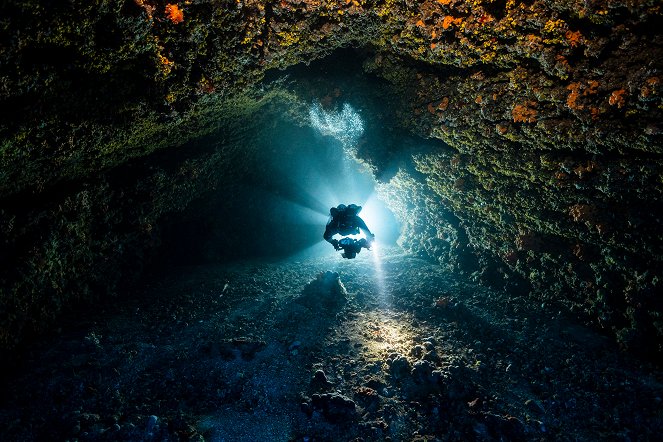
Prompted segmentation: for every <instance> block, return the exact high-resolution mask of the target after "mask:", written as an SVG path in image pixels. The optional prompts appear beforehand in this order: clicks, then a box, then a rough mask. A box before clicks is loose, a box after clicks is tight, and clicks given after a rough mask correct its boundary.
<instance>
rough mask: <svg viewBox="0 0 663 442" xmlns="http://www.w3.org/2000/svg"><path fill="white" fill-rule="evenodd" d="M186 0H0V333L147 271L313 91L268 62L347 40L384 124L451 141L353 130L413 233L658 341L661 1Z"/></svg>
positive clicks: (480, 269) (496, 274) (455, 264)
mask: <svg viewBox="0 0 663 442" xmlns="http://www.w3.org/2000/svg"><path fill="white" fill-rule="evenodd" d="M178 5H179V6H178V7H177V8H173V7H169V8H167V7H166V5H165V3H162V2H156V1H152V0H134V1H123V2H116V3H114V2H92V3H91V2H83V1H71V2H68V3H66V4H58V5H55V4H51V3H46V2H38V1H22V2H5V3H4V4H3V14H2V17H3V18H2V22H1V23H2V25H1V27H0V38H1V39H2V44H1V45H0V116H1V123H0V158H1V159H2V162H1V164H0V197H2V198H3V200H2V209H1V210H2V212H1V215H2V217H1V218H0V232H1V234H2V237H1V239H2V248H1V249H0V260H1V263H2V270H1V271H0V280H1V281H2V292H1V294H0V306H2V308H1V309H0V312H1V313H0V314H1V315H2V318H1V319H2V326H1V328H0V342H1V344H2V346H3V347H9V346H12V345H13V343H14V342H15V341H16V339H17V338H18V337H19V336H21V335H23V334H24V333H25V332H28V331H34V330H39V329H41V328H42V326H43V325H44V324H48V321H49V320H52V318H53V317H55V315H56V314H57V313H58V312H59V311H60V310H61V309H62V308H63V307H64V306H66V305H67V304H68V303H70V302H72V301H73V300H75V299H87V298H89V297H90V296H92V294H93V293H98V289H99V287H104V288H109V287H110V288H111V290H112V287H113V284H114V283H115V282H117V281H119V280H121V279H122V278H126V277H127V276H128V275H130V274H136V273H138V272H136V270H138V269H137V266H138V265H139V263H141V262H142V261H143V259H142V256H143V251H144V250H147V249H149V248H150V247H151V245H153V242H158V230H159V229H158V225H159V222H160V220H162V219H163V217H164V215H165V214H168V213H172V212H176V211H179V210H182V209H183V208H185V207H186V206H187V205H188V203H189V202H190V201H191V200H193V199H195V198H196V197H199V196H201V195H205V194H206V192H207V191H208V190H209V189H210V188H213V187H215V186H219V188H221V189H224V191H227V192H228V193H230V192H231V191H232V187H231V184H229V183H232V182H234V180H233V173H234V172H236V173H237V175H240V174H241V173H242V170H241V168H239V167H238V165H248V164H252V163H251V161H247V159H252V158H255V153H254V152H252V150H251V146H252V144H251V142H250V141H246V137H248V135H247V134H250V133H255V131H254V132H252V131H251V127H252V126H251V124H248V125H247V122H252V123H255V124H256V125H257V126H259V127H268V125H265V124H262V125H261V124H260V123H261V120H260V117H267V115H266V112H265V111H264V109H265V108H264V106H265V105H266V103H268V102H270V100H272V99H276V100H281V102H288V103H291V107H290V108H291V109H293V115H292V118H293V120H297V119H298V118H301V115H302V114H301V111H300V110H298V106H300V105H301V102H300V101H299V100H304V101H307V100H310V99H311V98H312V97H311V96H306V95H305V93H304V94H303V95H302V89H301V88H300V89H299V90H295V91H294V92H293V91H292V90H286V88H285V86H279V85H276V86H273V87H272V88H268V89H262V88H261V86H260V84H259V81H260V80H261V79H262V78H263V76H264V75H265V72H267V71H269V70H270V69H273V68H285V67H287V66H291V65H294V64H296V63H299V62H301V61H303V60H305V61H308V60H311V59H316V58H321V57H324V56H326V55H328V54H330V53H331V52H332V51H333V50H334V49H336V48H339V47H343V46H353V47H357V48H363V49H364V50H366V53H365V54H364V55H365V57H366V63H365V69H366V71H367V72H369V73H371V74H373V75H376V76H379V77H382V78H383V79H385V80H386V81H387V82H388V83H389V86H388V87H387V89H388V91H389V95H388V100H390V101H389V103H388V104H389V106H385V107H384V108H383V109H381V115H383V116H384V117H385V121H389V122H395V125H392V124H391V123H390V124H389V125H390V126H392V129H394V130H395V131H401V132H410V133H412V134H413V135H416V136H420V137H424V138H433V139H438V140H441V142H440V143H434V144H432V145H431V146H429V147H427V148H413V147H412V146H411V145H409V144H408V143H392V144H380V145H378V144H377V143H376V144H371V143H367V144H365V145H360V146H358V148H357V152H356V154H357V156H358V157H359V158H361V159H362V160H364V161H366V162H368V163H369V164H371V165H372V167H373V168H374V170H375V172H376V175H377V176H378V177H379V178H381V179H382V180H383V181H384V183H383V184H382V186H381V191H382V193H383V194H384V195H388V196H389V197H390V200H391V201H392V203H393V210H394V212H395V213H396V214H397V215H399V216H400V217H401V219H402V221H403V222H404V225H405V227H404V235H403V237H402V240H401V241H402V244H403V246H404V247H406V248H407V249H408V250H410V251H412V252H416V253H420V254H424V255H428V256H431V257H433V258H435V259H438V260H439V261H440V262H441V264H443V265H448V266H451V267H452V268H456V269H459V270H464V271H468V272H476V276H477V277H478V278H481V279H482V280H485V281H486V282H491V283H500V284H502V283H506V284H508V285H510V286H513V285H514V284H517V285H518V286H520V287H523V286H524V287H525V288H527V289H530V288H531V290H532V295H533V296H534V297H535V298H537V299H538V300H541V301H544V302H550V303H560V304H564V305H566V306H568V307H570V308H572V309H575V310H577V311H579V312H583V313H584V314H586V315H587V318H588V320H589V321H591V322H594V323H595V324H598V325H600V326H601V327H603V328H605V329H611V330H612V332H613V333H614V334H615V335H616V336H617V337H618V340H619V341H620V342H622V343H623V344H624V345H625V346H628V347H638V346H644V347H646V348H648V349H652V348H654V349H655V350H657V351H660V349H657V345H659V344H657V343H660V342H662V339H661V337H662V336H663V320H662V319H661V312H662V311H663V307H662V306H661V303H662V302H663V301H661V299H660V289H661V287H660V284H661V283H660V281H659V280H660V277H661V275H662V271H661V259H662V257H663V253H662V250H661V240H660V232H661V223H660V219H659V218H658V216H657V213H658V212H661V211H662V210H661V189H662V183H663V168H662V167H661V153H662V151H663V142H662V139H663V136H662V134H663V132H662V131H663V127H662V126H661V121H663V104H662V103H663V101H662V98H661V93H662V92H661V88H662V86H661V80H662V79H663V66H662V64H663V51H662V49H661V44H662V36H661V33H660V26H661V24H662V23H663V18H662V15H661V14H662V11H661V6H660V2H658V1H655V0H648V1H640V2H630V1H625V0H611V1H605V2H591V1H585V0H583V1H573V0H567V1H516V0H506V1H502V0H495V1H493V0H483V1H482V0H475V1H471V2H468V1H460V0H435V1H433V0H427V1H418V2H415V1H409V0H404V1H396V0H385V1H378V0H375V1H362V0H356V1H327V0H301V1H296V0H284V1H278V2H274V1H259V0H253V1H235V0H233V1H230V0H228V1H202V0H199V1H191V2H183V3H181V4H178ZM316 88H317V90H318V92H320V90H321V87H320V86H319V85H310V89H311V90H315V89H316ZM291 93H298V94H299V97H297V96H292V95H289V94H291ZM377 94H378V92H376V96H378V95H377ZM312 96H313V97H315V96H318V97H319V98H321V97H322V96H321V95H319V94H316V93H315V92H313V93H312ZM332 97H333V94H332ZM385 97H387V96H385ZM385 99H387V98H385ZM295 103H296V104H295ZM332 104H333V103H332ZM376 127H377V124H376ZM219 133H221V134H224V135H223V136H222V137H215V140H221V141H215V142H214V143H209V142H206V146H207V147H205V148H201V152H198V151H192V150H191V147H190V146H191V144H186V143H187V142H188V141H190V140H194V139H200V137H204V136H205V135H209V134H215V135H218V134H219ZM393 133H394V134H395V133H396V132H393ZM390 134H391V132H390ZM202 140H204V138H202ZM202 142H203V141H201V143H202ZM179 146H186V147H184V148H180V149H174V150H173V149H171V150H166V149H168V148H177V147H179ZM209 146H212V147H209ZM159 151H163V152H164V153H163V155H160V154H158V153H157V154H156V155H154V154H153V153H154V152H159ZM168 152H170V153H168ZM173 152H175V153H173ZM183 152H186V153H183ZM148 155H151V156H149V160H147V161H144V162H143V161H142V160H140V159H141V158H146V157H147V156H148ZM396 158H399V159H402V158H406V159H407V160H406V161H404V162H402V164H401V167H400V168H399V170H398V172H397V173H396V175H395V176H393V177H391V175H393V173H390V172H389V171H388V169H389V168H390V167H393V165H394V161H395V159H396ZM259 172H260V169H257V170H256V169H253V170H252V173H253V174H254V175H259ZM114 173H115V174H116V175H115V176H114V175H113V174H114ZM120 177H121V178H122V179H120ZM127 178H130V179H127ZM173 184H174V185H173ZM413 214H414V215H413ZM130 257H131V258H130Z"/></svg>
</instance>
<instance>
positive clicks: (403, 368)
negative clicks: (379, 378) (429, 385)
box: [389, 355, 410, 379]
mask: <svg viewBox="0 0 663 442" xmlns="http://www.w3.org/2000/svg"><path fill="white" fill-rule="evenodd" d="M390 365H391V366H390V367H389V369H390V372H391V375H392V376H393V377H394V379H402V378H404V377H406V376H408V375H409V374H410V361H408V360H407V358H406V357H405V356H403V355H396V357H395V358H394V359H393V360H392V361H391V364H390Z"/></svg>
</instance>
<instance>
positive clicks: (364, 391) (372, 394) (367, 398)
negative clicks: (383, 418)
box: [355, 387, 380, 412]
mask: <svg viewBox="0 0 663 442" xmlns="http://www.w3.org/2000/svg"><path fill="white" fill-rule="evenodd" d="M355 399H356V400H357V402H359V404H360V405H361V406H362V407H363V408H364V409H365V410H366V411H369V412H375V411H377V409H378V405H379V404H380V396H379V395H378V392H377V391H375V390H373V389H372V388H369V387H358V388H357V389H356V390H355Z"/></svg>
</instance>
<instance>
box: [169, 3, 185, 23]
mask: <svg viewBox="0 0 663 442" xmlns="http://www.w3.org/2000/svg"><path fill="white" fill-rule="evenodd" d="M166 15H167V16H168V19H169V20H170V21H172V22H173V23H175V24H177V23H182V22H183V21H184V12H182V10H181V9H180V7H179V6H177V5H176V4H167V5H166Z"/></svg>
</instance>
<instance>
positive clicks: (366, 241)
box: [323, 204, 375, 259]
mask: <svg viewBox="0 0 663 442" xmlns="http://www.w3.org/2000/svg"><path fill="white" fill-rule="evenodd" d="M360 211H361V206H357V205H355V204H350V205H349V206H346V205H345V204H339V205H338V207H332V208H331V209H329V215H330V217H329V221H328V222H327V227H326V228H325V234H324V235H323V238H324V239H325V241H327V242H329V243H330V244H331V245H333V246H334V249H336V250H343V254H342V256H343V258H347V259H352V258H354V257H355V256H357V253H359V252H360V251H361V249H362V248H366V249H370V247H371V244H372V243H373V241H374V240H375V235H373V234H372V233H371V231H370V230H369V229H368V226H366V223H365V222H364V220H363V219H361V218H360V217H359V216H358V215H357V214H358V213H359V212H360ZM360 232H363V233H364V235H366V238H362V239H360V240H356V239H354V238H348V237H347V236H348V235H358V234H359V233H360ZM336 234H339V235H341V236H343V237H344V238H341V239H340V240H337V239H334V238H332V237H333V236H334V235H336Z"/></svg>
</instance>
